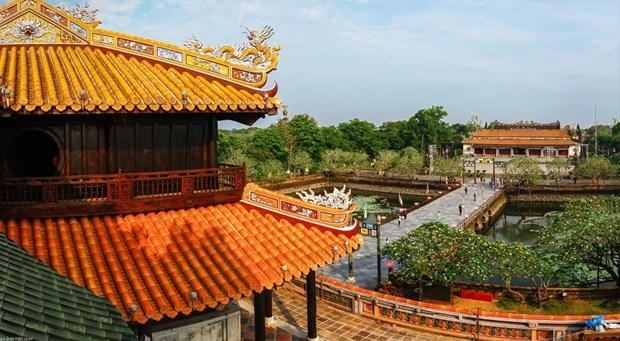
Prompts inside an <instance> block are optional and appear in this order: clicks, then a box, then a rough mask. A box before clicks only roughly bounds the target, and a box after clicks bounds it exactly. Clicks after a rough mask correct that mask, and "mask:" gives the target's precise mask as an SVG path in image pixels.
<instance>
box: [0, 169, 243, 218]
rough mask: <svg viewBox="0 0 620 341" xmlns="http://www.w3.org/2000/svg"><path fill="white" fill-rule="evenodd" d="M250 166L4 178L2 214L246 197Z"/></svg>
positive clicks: (157, 206)
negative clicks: (245, 189) (246, 174)
mask: <svg viewBox="0 0 620 341" xmlns="http://www.w3.org/2000/svg"><path fill="white" fill-rule="evenodd" d="M244 186H245V167H244V166H231V165H220V167H219V168H207V169H195V170H186V171H170V172H149V173H121V172H119V173H117V174H99V175H84V176H67V177H46V178H3V179H0V216H20V217H34V216H36V217H44V216H57V215H81V214H100V213H106V214H110V213H128V212H139V211H144V210H161V209H174V208H185V207H191V206H195V205H204V204H218V203H225V202H231V201H236V200H240V199H241V196H242V194H243V188H244Z"/></svg>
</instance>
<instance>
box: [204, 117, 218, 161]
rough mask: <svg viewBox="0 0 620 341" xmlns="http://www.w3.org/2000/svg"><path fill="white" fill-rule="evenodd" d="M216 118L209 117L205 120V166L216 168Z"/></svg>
mask: <svg viewBox="0 0 620 341" xmlns="http://www.w3.org/2000/svg"><path fill="white" fill-rule="evenodd" d="M217 135H218V131H217V119H216V118H215V117H210V118H209V119H208V120H207V143H206V144H207V145H206V148H207V164H206V166H207V168H217Z"/></svg>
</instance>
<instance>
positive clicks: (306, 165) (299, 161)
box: [289, 151, 312, 175]
mask: <svg viewBox="0 0 620 341" xmlns="http://www.w3.org/2000/svg"><path fill="white" fill-rule="evenodd" d="M289 164H290V165H291V171H292V172H293V173H296V172H299V173H301V174H304V175H308V174H307V173H308V172H309V171H310V168H311V166H312V158H311V157H310V154H308V153H307V152H305V151H297V152H295V153H293V157H292V158H291V160H289Z"/></svg>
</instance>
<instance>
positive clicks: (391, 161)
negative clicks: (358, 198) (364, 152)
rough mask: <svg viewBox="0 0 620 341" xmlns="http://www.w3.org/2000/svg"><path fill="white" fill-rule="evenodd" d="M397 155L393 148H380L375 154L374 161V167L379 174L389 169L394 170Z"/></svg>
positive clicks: (385, 172) (397, 158)
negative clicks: (377, 153)
mask: <svg viewBox="0 0 620 341" xmlns="http://www.w3.org/2000/svg"><path fill="white" fill-rule="evenodd" d="M398 160H399V155H398V153H397V152H395V151H393V150H387V149H386V150H382V151H380V152H379V155H377V158H376V162H375V169H376V170H377V171H378V172H379V174H381V175H383V174H386V175H387V173H388V172H390V171H394V169H395V168H396V165H397V164H398Z"/></svg>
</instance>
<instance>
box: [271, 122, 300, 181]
mask: <svg viewBox="0 0 620 341" xmlns="http://www.w3.org/2000/svg"><path fill="white" fill-rule="evenodd" d="M276 129H277V130H278V132H279V133H280V138H281V139H282V142H284V146H285V147H286V150H287V151H288V155H287V158H286V159H287V165H286V170H287V171H288V172H289V173H290V172H291V161H292V160H291V159H292V158H293V150H294V149H295V145H296V144H297V138H296V137H295V134H294V133H293V132H292V130H291V124H290V121H289V120H288V118H287V117H284V118H283V119H280V120H278V123H276Z"/></svg>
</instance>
